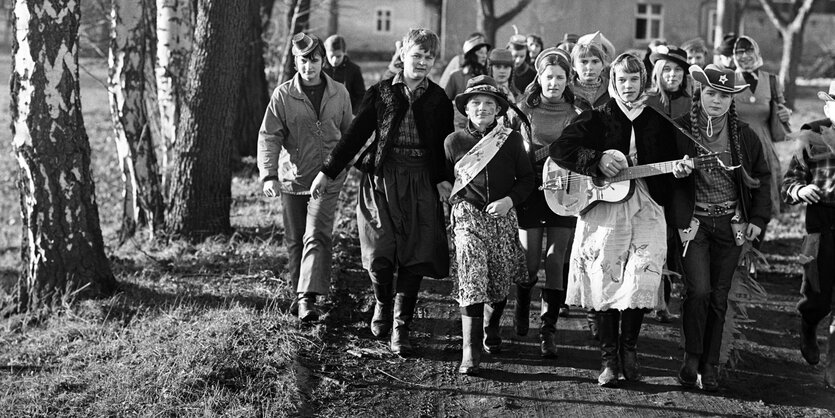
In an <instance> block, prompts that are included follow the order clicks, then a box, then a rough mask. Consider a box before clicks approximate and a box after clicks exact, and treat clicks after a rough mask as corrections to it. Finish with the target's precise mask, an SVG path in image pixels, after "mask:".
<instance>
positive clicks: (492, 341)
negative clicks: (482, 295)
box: [484, 299, 507, 354]
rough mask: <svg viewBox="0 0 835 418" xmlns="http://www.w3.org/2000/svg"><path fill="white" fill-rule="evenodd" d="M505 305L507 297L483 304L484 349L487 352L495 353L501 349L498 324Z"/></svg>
mask: <svg viewBox="0 0 835 418" xmlns="http://www.w3.org/2000/svg"><path fill="white" fill-rule="evenodd" d="M506 305H507V299H505V300H502V301H501V302H494V303H485V304H484V351H486V352H487V353H488V354H497V353H500V352H501V351H502V337H501V328H500V324H501V322H502V313H504V307H505V306H506Z"/></svg>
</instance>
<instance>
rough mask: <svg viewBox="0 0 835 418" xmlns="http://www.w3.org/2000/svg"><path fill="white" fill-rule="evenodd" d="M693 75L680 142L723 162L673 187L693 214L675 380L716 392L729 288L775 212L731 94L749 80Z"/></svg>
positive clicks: (757, 152) (756, 146) (727, 73)
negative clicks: (745, 248)
mask: <svg viewBox="0 0 835 418" xmlns="http://www.w3.org/2000/svg"><path fill="white" fill-rule="evenodd" d="M690 75H691V76H693V79H694V80H695V81H697V82H698V83H699V84H700V87H699V88H697V89H696V90H695V91H694V94H693V106H692V107H691V111H690V114H688V115H684V116H682V117H680V118H679V119H677V120H676V122H677V123H678V124H679V125H680V126H682V128H683V129H684V131H686V132H689V133H690V135H685V134H684V133H682V132H677V133H676V139H677V141H676V142H678V144H679V145H678V146H679V148H680V149H681V150H683V151H684V152H686V154H687V155H697V154H713V153H717V154H718V158H720V159H721V161H722V164H721V165H720V167H717V168H708V169H701V170H698V171H696V172H694V173H693V175H691V176H690V177H689V178H687V179H686V180H684V181H683V183H684V185H685V187H680V188H678V189H676V190H674V196H673V205H674V206H675V209H674V210H675V211H676V212H677V213H686V214H690V216H691V217H692V219H693V221H691V223H690V225H691V226H693V225H695V226H693V227H692V228H691V231H690V233H691V234H692V235H693V236H692V239H691V240H690V241H689V242H688V243H686V244H685V245H686V246H687V252H686V254H685V255H684V272H685V275H684V298H683V301H682V326H683V330H684V350H685V353H684V361H683V364H682V366H681V369H680V371H679V373H678V381H679V383H681V385H682V386H685V387H693V386H696V383H697V380H701V387H702V389H704V390H707V391H715V390H717V389H718V388H719V382H718V375H717V371H716V368H717V366H718V364H719V352H720V348H721V346H722V336H723V328H724V324H725V312H726V310H727V307H728V292H729V291H730V287H731V281H732V279H733V276H734V271H735V270H736V267H737V264H738V263H739V255H740V252H741V245H743V244H744V243H745V241H746V240H748V241H751V240H753V239H754V238H756V237H757V236H758V235H759V234H760V231H762V230H763V229H764V228H765V225H766V224H767V223H768V221H769V218H770V216H771V197H770V192H771V185H770V184H769V182H770V179H771V174H770V172H769V168H768V163H767V162H766V160H765V158H764V156H763V151H762V147H761V146H760V140H759V139H758V138H757V134H756V133H755V132H754V131H753V130H752V129H751V128H750V127H749V126H748V124H746V123H745V122H743V121H741V120H739V119H738V118H737V114H736V110H735V105H734V99H733V96H734V95H737V94H741V93H742V91H744V90H746V89H747V88H748V85H747V84H745V85H736V84H735V78H736V77H735V76H734V72H733V70H730V69H724V68H720V67H718V66H716V65H713V64H710V65H708V66H706V67H705V69H704V70H702V69H701V68H700V67H699V66H697V65H693V66H691V67H690ZM726 167H736V168H735V169H734V171H733V172H729V171H728V169H727V168H726ZM694 208H695V209H694ZM679 228H681V226H679ZM692 229H696V231H692ZM699 377H701V379H698V378H699Z"/></svg>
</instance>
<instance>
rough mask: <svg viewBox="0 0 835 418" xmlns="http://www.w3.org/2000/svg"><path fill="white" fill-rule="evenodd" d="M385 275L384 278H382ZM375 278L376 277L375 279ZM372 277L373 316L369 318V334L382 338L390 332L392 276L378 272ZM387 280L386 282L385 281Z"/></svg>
mask: <svg viewBox="0 0 835 418" xmlns="http://www.w3.org/2000/svg"><path fill="white" fill-rule="evenodd" d="M384 275H385V276H384ZM375 276H376V277H375ZM375 276H372V283H371V287H372V288H373V289H374V299H375V300H376V303H375V304H374V316H372V317H371V333H372V334H374V336H375V337H382V336H386V335H388V333H389V332H391V324H392V320H393V319H392V313H391V309H392V275H391V273H388V274H386V273H383V272H380V273H379V274H376V275H375ZM386 279H387V280H386Z"/></svg>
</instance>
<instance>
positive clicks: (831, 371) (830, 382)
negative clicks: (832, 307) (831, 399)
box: [823, 314, 835, 390]
mask: <svg viewBox="0 0 835 418" xmlns="http://www.w3.org/2000/svg"><path fill="white" fill-rule="evenodd" d="M823 383H824V387H826V388H827V389H832V390H835V314H833V315H832V322H830V325H829V345H828V346H827V348H826V367H825V368H824V369H823Z"/></svg>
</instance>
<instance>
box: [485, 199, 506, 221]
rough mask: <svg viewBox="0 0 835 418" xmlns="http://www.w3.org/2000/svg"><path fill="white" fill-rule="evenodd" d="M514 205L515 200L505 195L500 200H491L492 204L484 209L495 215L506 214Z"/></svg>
mask: <svg viewBox="0 0 835 418" xmlns="http://www.w3.org/2000/svg"><path fill="white" fill-rule="evenodd" d="M512 207H513V200H512V199H511V198H510V197H507V196H505V197H503V198H501V199H499V200H495V201H493V202H490V204H489V205H487V209H484V211H485V212H487V213H488V214H490V215H493V216H505V215H507V212H508V211H510V208H512Z"/></svg>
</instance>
